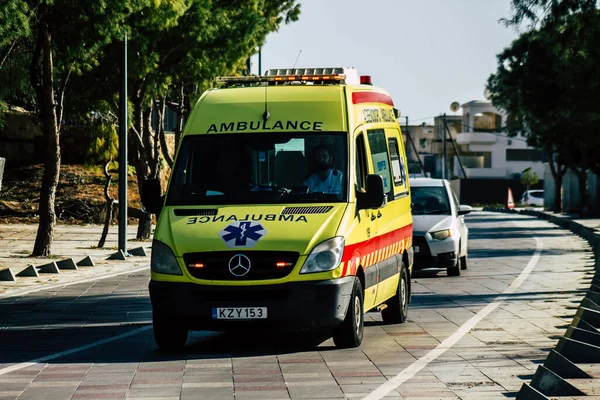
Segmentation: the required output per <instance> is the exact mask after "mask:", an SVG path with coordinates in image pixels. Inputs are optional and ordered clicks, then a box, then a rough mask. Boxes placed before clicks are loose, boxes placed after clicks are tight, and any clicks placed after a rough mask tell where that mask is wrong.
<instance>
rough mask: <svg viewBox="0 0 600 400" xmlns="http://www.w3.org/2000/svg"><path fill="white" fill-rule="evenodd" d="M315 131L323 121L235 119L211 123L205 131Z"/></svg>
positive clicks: (320, 126)
mask: <svg viewBox="0 0 600 400" xmlns="http://www.w3.org/2000/svg"><path fill="white" fill-rule="evenodd" d="M272 130H273V131H274V130H280V131H317V132H320V131H322V130H323V121H281V120H277V121H237V122H233V121H231V122H221V123H220V124H211V125H210V126H209V127H208V130H207V131H206V133H223V132H245V131H272Z"/></svg>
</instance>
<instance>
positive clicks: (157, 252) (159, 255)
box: [150, 240, 183, 275]
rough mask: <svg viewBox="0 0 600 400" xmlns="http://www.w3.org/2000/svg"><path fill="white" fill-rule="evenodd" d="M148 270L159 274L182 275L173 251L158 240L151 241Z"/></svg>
mask: <svg viewBox="0 0 600 400" xmlns="http://www.w3.org/2000/svg"><path fill="white" fill-rule="evenodd" d="M150 269H152V271H154V272H158V273H160V274H169V275H183V274H182V273H181V268H180V267H179V263H178V262H177V259H176V258H175V254H173V250H171V248H170V247H169V246H167V245H166V244H164V243H163V242H161V241H159V240H153V241H152V257H151V258H150Z"/></svg>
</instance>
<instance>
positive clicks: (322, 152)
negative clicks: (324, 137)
mask: <svg viewBox="0 0 600 400" xmlns="http://www.w3.org/2000/svg"><path fill="white" fill-rule="evenodd" d="M315 163H316V165H317V169H319V170H320V171H324V170H327V169H330V168H331V167H332V166H333V154H332V152H331V149H330V148H329V147H328V146H326V145H323V144H321V145H318V146H317V147H315Z"/></svg>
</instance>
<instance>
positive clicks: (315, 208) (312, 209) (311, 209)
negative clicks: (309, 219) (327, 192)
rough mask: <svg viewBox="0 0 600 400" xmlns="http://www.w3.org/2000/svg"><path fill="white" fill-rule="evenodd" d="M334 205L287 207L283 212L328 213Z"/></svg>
mask: <svg viewBox="0 0 600 400" xmlns="http://www.w3.org/2000/svg"><path fill="white" fill-rule="evenodd" d="M332 208H333V206H313V207H286V208H284V209H283V211H282V212H281V213H282V214H326V213H328V212H329V211H331V209H332Z"/></svg>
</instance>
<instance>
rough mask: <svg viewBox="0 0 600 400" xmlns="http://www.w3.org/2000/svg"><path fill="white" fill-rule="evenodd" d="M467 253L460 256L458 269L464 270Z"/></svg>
mask: <svg viewBox="0 0 600 400" xmlns="http://www.w3.org/2000/svg"><path fill="white" fill-rule="evenodd" d="M468 257H469V255H468V254H465V255H464V256H462V257H461V258H460V269H462V270H465V269H467V259H468Z"/></svg>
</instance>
